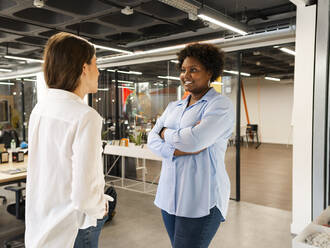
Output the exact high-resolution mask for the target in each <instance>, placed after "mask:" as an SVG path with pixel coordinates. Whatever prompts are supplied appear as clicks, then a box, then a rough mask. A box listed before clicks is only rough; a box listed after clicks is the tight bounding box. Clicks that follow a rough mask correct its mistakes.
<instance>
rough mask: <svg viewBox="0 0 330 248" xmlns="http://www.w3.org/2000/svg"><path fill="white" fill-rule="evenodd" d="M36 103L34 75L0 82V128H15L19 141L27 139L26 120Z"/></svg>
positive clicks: (3, 129)
mask: <svg viewBox="0 0 330 248" xmlns="http://www.w3.org/2000/svg"><path fill="white" fill-rule="evenodd" d="M36 103H37V87H36V79H35V77H29V78H16V79H11V80H8V81H3V82H0V105H1V108H0V116H1V119H0V130H1V131H6V130H15V131H16V133H17V135H18V139H19V142H21V141H28V140H27V139H28V137H27V136H28V135H27V134H28V122H29V118H30V114H31V111H32V109H33V107H34V106H35V104H36Z"/></svg>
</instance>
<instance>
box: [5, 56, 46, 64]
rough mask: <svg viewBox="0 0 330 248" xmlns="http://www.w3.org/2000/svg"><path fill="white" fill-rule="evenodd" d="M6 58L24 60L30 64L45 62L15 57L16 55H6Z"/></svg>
mask: <svg viewBox="0 0 330 248" xmlns="http://www.w3.org/2000/svg"><path fill="white" fill-rule="evenodd" d="M4 57H5V58H6V59H15V60H24V61H28V62H37V63H44V61H43V60H41V59H31V58H25V57H19V56H14V55H5V56H4Z"/></svg>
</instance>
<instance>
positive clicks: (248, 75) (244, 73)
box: [223, 70, 251, 77]
mask: <svg viewBox="0 0 330 248" xmlns="http://www.w3.org/2000/svg"><path fill="white" fill-rule="evenodd" d="M223 72H226V73H229V74H234V75H238V71H228V70H223ZM240 74H241V76H246V77H250V76H251V74H250V73H247V72H241V73H240Z"/></svg>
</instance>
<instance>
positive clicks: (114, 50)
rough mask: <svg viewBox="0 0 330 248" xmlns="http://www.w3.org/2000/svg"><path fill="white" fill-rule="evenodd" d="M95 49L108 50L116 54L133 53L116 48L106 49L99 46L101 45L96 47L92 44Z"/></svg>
mask: <svg viewBox="0 0 330 248" xmlns="http://www.w3.org/2000/svg"><path fill="white" fill-rule="evenodd" d="M94 47H95V48H99V49H103V50H109V51H113V52H118V53H128V54H132V53H133V52H131V51H127V50H123V49H118V48H112V47H107V46H101V45H96V44H94Z"/></svg>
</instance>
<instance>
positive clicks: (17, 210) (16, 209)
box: [4, 186, 25, 248]
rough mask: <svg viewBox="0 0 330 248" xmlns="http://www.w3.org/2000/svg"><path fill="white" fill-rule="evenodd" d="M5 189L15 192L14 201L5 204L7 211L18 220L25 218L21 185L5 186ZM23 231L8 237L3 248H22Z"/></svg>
mask: <svg viewBox="0 0 330 248" xmlns="http://www.w3.org/2000/svg"><path fill="white" fill-rule="evenodd" d="M5 189H6V190H10V191H13V192H15V203H13V204H9V205H8V206H7V211H8V213H10V214H11V215H14V216H15V217H16V219H18V220H22V221H24V220H25V199H24V196H23V190H24V189H25V187H22V186H7V187H5ZM24 247H25V246H24V231H23V232H22V233H19V234H17V235H15V236H14V237H12V238H10V239H8V240H6V241H5V243H4V248H24Z"/></svg>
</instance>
